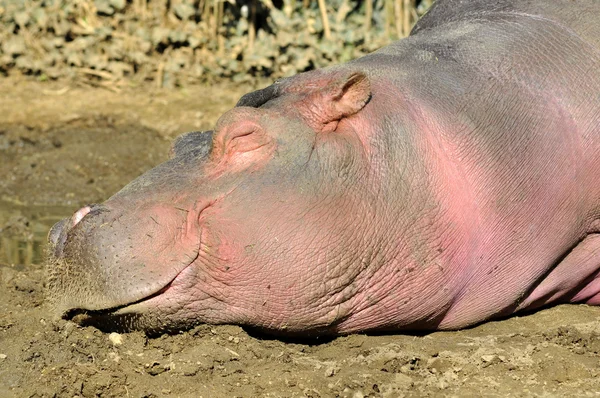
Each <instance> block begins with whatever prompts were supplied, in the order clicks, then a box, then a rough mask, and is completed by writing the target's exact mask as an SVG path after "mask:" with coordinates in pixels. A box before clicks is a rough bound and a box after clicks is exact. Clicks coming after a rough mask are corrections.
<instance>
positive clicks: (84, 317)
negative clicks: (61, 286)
mask: <svg viewBox="0 0 600 398" xmlns="http://www.w3.org/2000/svg"><path fill="white" fill-rule="evenodd" d="M198 255H199V253H198V254H197V255H196V257H195V258H194V259H193V260H192V261H191V262H190V263H189V264H188V265H186V266H185V268H183V269H182V270H181V271H180V272H178V273H177V275H175V276H174V277H173V278H172V279H171V280H170V281H169V282H168V283H167V284H165V285H164V286H163V287H161V288H160V289H158V290H157V291H155V292H154V293H150V294H149V295H147V296H145V297H143V298H141V299H139V300H135V301H132V302H130V303H126V304H122V305H117V306H114V307H109V308H105V309H100V310H90V309H85V308H70V309H68V310H66V311H65V312H64V313H63V315H62V318H63V319H66V320H71V321H74V322H76V323H80V324H81V323H87V322H89V321H90V320H93V319H95V318H106V317H110V316H112V315H116V314H117V313H119V312H121V311H123V310H126V309H127V308H129V307H133V306H135V305H137V304H141V303H144V302H146V301H149V300H152V299H153V298H155V297H158V296H160V295H162V294H164V293H165V292H166V291H167V290H169V288H170V287H171V285H172V284H173V282H174V281H175V280H176V279H177V278H178V277H179V275H181V274H182V273H183V272H184V271H185V270H186V269H188V267H190V266H191V265H192V264H193V263H194V262H195V261H196V259H197V258H198Z"/></svg>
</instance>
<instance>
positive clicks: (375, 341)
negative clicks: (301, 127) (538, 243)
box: [0, 78, 600, 398]
mask: <svg viewBox="0 0 600 398" xmlns="http://www.w3.org/2000/svg"><path fill="white" fill-rule="evenodd" d="M249 89H250V88H249V87H235V86H226V85H222V86H211V87H195V88H193V87H192V88H187V89H185V90H183V89H182V90H180V91H152V90H149V89H141V88H131V89H124V90H123V91H121V92H119V93H115V92H110V91H107V90H103V89H91V88H77V87H71V86H64V85H61V84H59V83H45V84H40V83H36V82H32V81H28V80H23V79H14V78H10V79H4V80H0V176H1V177H0V397H80V396H83V397H352V398H358V397H367V396H368V397H404V396H406V397H421V396H423V397H432V396H461V397H462V396H491V397H496V396H498V397H499V396H511V397H512V396H515V397H520V396H523V397H524V396H540V397H541V396H544V397H554V396H555V397H565V396H571V397H586V396H589V397H594V396H600V377H599V376H600V308H594V307H588V306H584V305H564V306H559V307H555V308H551V309H547V310H544V311H540V312H538V313H536V314H532V315H527V316H520V317H513V318H510V319H507V320H504V321H500V322H490V323H486V324H483V325H480V326H478V327H475V328H472V329H469V330H464V331H458V332H439V333H431V334H426V335H414V336H412V335H400V334H398V335H393V334H392V335H378V336H367V335H352V336H345V337H339V338H336V339H321V340H313V341H300V340H292V341H287V340H286V341H283V340H278V339H271V338H268V337H265V336H261V335H258V334H256V333H255V332H252V331H247V330H244V329H242V328H240V327H238V326H209V325H205V326H200V327H197V328H195V329H193V330H191V331H187V332H183V333H181V334H178V335H163V336H160V337H157V338H148V337H146V336H145V335H144V334H142V333H130V334H121V335H119V334H105V333H102V332H100V331H98V330H96V329H93V328H80V327H78V326H76V325H75V324H73V323H70V322H66V321H62V320H56V319H52V317H51V316H50V315H49V311H48V309H47V308H46V306H45V304H44V276H43V275H44V273H43V269H42V265H41V263H42V255H41V252H42V250H43V246H44V240H45V235H46V233H47V230H48V228H49V226H50V225H51V224H52V223H53V222H55V221H56V220H58V219H60V218H62V217H65V216H68V215H70V214H71V213H72V212H73V211H74V210H76V209H77V208H78V207H80V206H82V205H84V204H87V203H94V202H99V201H102V200H103V199H105V198H107V197H108V196H109V195H110V194H111V193H113V192H115V191H116V190H117V189H119V188H120V187H121V186H122V185H124V184H125V183H127V182H129V181H130V180H131V179H132V178H134V177H135V176H137V175H138V174H140V173H142V172H143V171H144V170H147V169H148V168H150V167H151V166H153V165H155V164H157V163H159V162H161V161H162V160H164V159H165V158H166V155H167V153H168V149H169V142H170V140H171V139H172V138H173V137H175V136H176V135H177V134H178V133H181V132H185V131H189V130H198V129H208V128H210V127H211V126H212V125H213V124H214V122H215V121H216V119H217V118H218V116H219V115H220V114H221V113H222V112H224V111H225V110H227V109H228V108H230V107H231V106H233V104H234V103H235V101H236V100H237V99H238V98H239V97H240V95H242V94H243V93H244V92H246V91H248V90H249Z"/></svg>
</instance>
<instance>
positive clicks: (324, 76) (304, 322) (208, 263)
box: [47, 0, 600, 335]
mask: <svg viewBox="0 0 600 398" xmlns="http://www.w3.org/2000/svg"><path fill="white" fill-rule="evenodd" d="M599 18H600V2H598V1H594V0H552V1H547V0H472V1H463V0H439V1H437V2H436V3H435V5H434V6H433V7H432V8H431V10H430V11H429V12H428V13H427V14H426V15H425V16H424V17H423V18H422V19H421V20H420V21H419V22H418V23H417V24H416V26H415V27H414V29H413V30H412V32H411V34H410V36H409V37H407V38H405V39H403V40H400V41H398V42H395V43H393V44H391V45H389V46H387V47H384V48H382V49H380V50H378V51H376V52H374V53H372V54H369V55H367V56H364V57H362V58H359V59H356V60H353V61H351V62H349V63H346V64H343V65H337V66H333V67H329V68H325V69H320V70H314V71H310V72H306V73H302V74H299V75H297V76H293V77H289V78H285V79H282V80H279V81H276V82H275V83H274V84H273V85H271V86H269V87H267V88H265V89H262V90H258V91H255V92H252V93H249V94H246V95H245V96H244V97H242V99H241V100H240V101H239V103H238V104H237V106H236V107H234V108H233V109H231V110H229V111H228V112H226V113H225V114H224V115H223V116H221V118H220V119H219V120H218V122H217V123H216V125H215V127H214V130H211V131H206V132H192V133H188V134H185V135H183V136H181V137H180V138H178V139H176V140H175V141H174V143H173V144H172V147H171V155H170V159H169V160H168V161H166V162H164V163H162V164H160V165H158V166H157V167H155V168H153V169H151V170H150V171H148V172H146V173H145V174H143V175H142V176H140V177H139V178H137V179H135V180H134V181H133V182H131V183H129V184H128V185H127V186H125V187H124V188H123V189H122V190H121V191H119V192H118V193H116V194H115V195H114V196H112V197H110V198H109V199H108V200H106V201H105V202H104V203H102V204H93V205H89V206H85V207H83V208H82V209H80V210H79V211H77V212H76V213H75V214H74V215H73V216H72V217H71V218H68V219H65V220H63V221H61V222H59V223H58V224H57V225H55V226H54V227H53V229H52V230H51V232H50V233H49V241H50V245H49V246H50V248H49V259H48V283H47V285H48V291H49V298H50V301H51V302H52V304H53V308H54V310H55V311H56V313H57V314H59V315H61V316H62V317H64V318H66V319H74V320H76V321H78V322H80V323H81V324H84V325H94V326H97V327H99V328H101V329H102V330H132V329H138V330H145V331H147V332H166V331H174V330H180V329H185V328H190V327H193V326H195V325H197V324H202V323H208V324H239V325H245V326H247V327H250V328H255V329H258V330H261V331H264V332H265V333H272V334H290V335H327V334H328V335H337V334H347V333H353V332H368V331H386V332H390V331H395V332H402V331H428V330H451V329H459V328H464V327H468V326H471V325H474V324H478V323H481V322H484V321H487V320H492V319H498V318H501V317H507V316H509V315H511V314H514V313H517V312H519V311H532V310H535V309H538V308H540V307H543V306H547V305H550V304H555V303H587V304H589V305H598V304H600V74H599V73H598V71H600V24H598V19H599Z"/></svg>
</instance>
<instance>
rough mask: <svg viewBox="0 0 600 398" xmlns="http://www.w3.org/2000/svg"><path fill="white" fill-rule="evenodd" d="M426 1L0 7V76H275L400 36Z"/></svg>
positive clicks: (163, 0)
mask: <svg viewBox="0 0 600 398" xmlns="http://www.w3.org/2000/svg"><path fill="white" fill-rule="evenodd" d="M431 2H432V0H421V1H417V0H366V1H356V0H313V1H311V0H283V1H281V0H279V1H274V0H245V1H239V0H238V1H236V0H229V1H223V0H170V1H168V0H129V1H126V0H95V1H92V0H28V1H23V0H0V73H3V74H9V73H23V74H32V75H37V76H39V78H40V80H46V79H58V78H72V79H76V80H79V81H83V82H87V83H89V84H95V85H105V86H107V87H118V86H119V85H120V84H125V82H130V83H140V82H142V81H153V82H154V83H155V84H156V85H157V86H163V87H173V86H178V85H185V84H188V83H192V82H214V81H218V80H220V79H231V80H233V81H236V82H242V81H252V80H256V79H260V78H264V77H268V78H277V77H281V76H289V75H293V74H295V73H298V72H302V71H306V70H310V69H313V68H318V67H323V66H327V65H330V64H334V63H339V62H344V61H347V60H349V59H352V58H356V57H359V56H361V55H363V54H366V53H369V52H372V51H374V50H375V49H377V48H379V47H381V46H383V45H385V44H387V43H389V42H391V41H393V40H395V39H397V38H399V37H404V36H406V35H407V34H408V33H409V31H410V28H411V27H412V25H413V24H414V22H415V21H416V20H417V19H418V17H419V16H420V15H422V14H423V13H424V12H425V10H426V9H427V8H428V7H429V6H430V4H431Z"/></svg>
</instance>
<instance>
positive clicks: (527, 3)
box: [411, 0, 600, 50]
mask: <svg viewBox="0 0 600 398" xmlns="http://www.w3.org/2000/svg"><path fill="white" fill-rule="evenodd" d="M511 15H514V16H531V17H532V18H535V19H545V20H548V21H552V22H554V23H555V24H557V25H560V26H562V27H563V28H566V27H568V29H569V30H570V31H572V32H573V34H575V35H577V36H579V37H580V38H581V39H582V40H583V41H585V42H587V43H588V44H590V45H592V46H593V47H595V49H596V50H599V49H600V24H599V23H598V20H597V18H598V16H599V15H600V1H596V0H492V1H490V0H446V1H437V2H436V3H434V4H433V6H432V7H431V9H430V10H429V11H428V12H427V14H426V15H425V16H424V17H423V18H421V20H420V21H419V22H417V24H416V25H415V27H414V28H413V30H412V32H411V35H414V34H417V33H420V32H421V31H425V30H429V29H433V28H435V27H438V26H440V25H445V24H449V23H453V22H457V23H459V22H461V21H462V22H464V23H465V24H468V23H471V22H473V21H474V20H492V21H493V20H498V19H500V18H506V17H509V16H511Z"/></svg>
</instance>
